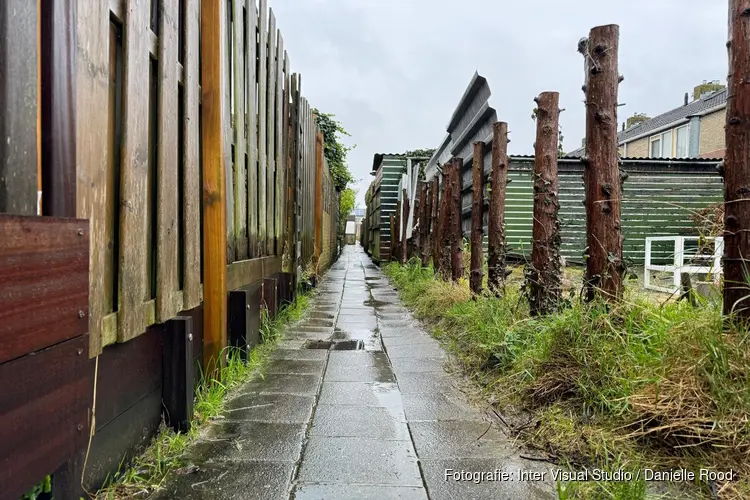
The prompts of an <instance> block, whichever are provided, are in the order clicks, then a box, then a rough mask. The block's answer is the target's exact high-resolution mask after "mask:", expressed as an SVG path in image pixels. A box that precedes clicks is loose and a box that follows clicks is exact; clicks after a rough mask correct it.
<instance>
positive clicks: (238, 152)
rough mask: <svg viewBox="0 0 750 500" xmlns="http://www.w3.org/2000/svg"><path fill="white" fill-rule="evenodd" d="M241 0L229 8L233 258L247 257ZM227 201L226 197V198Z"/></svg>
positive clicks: (243, 30)
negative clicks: (232, 89)
mask: <svg viewBox="0 0 750 500" xmlns="http://www.w3.org/2000/svg"><path fill="white" fill-rule="evenodd" d="M244 3H245V2H244V1H243V0H233V9H232V37H233V47H232V48H233V58H232V59H233V63H234V66H233V67H232V81H233V85H234V109H233V118H234V120H233V128H234V161H233V163H234V167H233V173H234V177H233V189H234V206H233V207H231V208H232V212H233V214H234V238H235V240H236V260H244V259H247V258H248V249H247V246H248V240H247V196H248V193H247V186H246V182H247V167H246V158H245V155H246V149H247V146H246V140H245V139H246V137H245V134H246V132H247V129H246V128H245V127H246V125H245V118H246V109H245V96H246V93H245V87H246V84H245V74H246V71H245V23H244V19H243V15H244V14H243V10H244V9H243V7H244ZM227 205H229V201H228V200H227Z"/></svg>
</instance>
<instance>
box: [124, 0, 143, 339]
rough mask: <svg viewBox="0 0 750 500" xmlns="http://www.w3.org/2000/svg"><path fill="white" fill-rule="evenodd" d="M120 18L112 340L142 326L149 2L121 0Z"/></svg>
mask: <svg viewBox="0 0 750 500" xmlns="http://www.w3.org/2000/svg"><path fill="white" fill-rule="evenodd" d="M126 9H127V10H126V13H125V20H126V23H127V29H126V30H125V82H124V86H125V88H124V94H125V95H124V99H125V103H124V106H123V109H124V117H123V118H124V144H123V148H122V165H121V174H120V175H121V177H120V188H121V191H120V193H121V196H120V275H119V276H120V282H119V285H118V288H119V293H118V298H119V305H118V315H117V319H118V330H117V340H118V341H120V342H125V341H127V340H130V339H132V338H133V337H136V336H137V335H140V334H141V333H143V332H144V331H145V330H146V321H145V316H144V313H143V307H142V306H143V301H144V298H145V296H146V277H147V276H148V269H147V254H148V249H147V248H146V246H147V242H146V235H147V233H148V224H147V219H146V205H147V191H148V189H147V186H148V183H147V182H148V171H149V169H148V159H149V149H148V143H149V140H148V129H149V127H148V120H149V114H148V111H149V110H148V103H149V100H148V99H147V98H145V95H144V92H145V90H146V89H148V88H149V74H150V68H149V60H150V56H149V36H148V33H149V2H148V1H146V0H127V3H126Z"/></svg>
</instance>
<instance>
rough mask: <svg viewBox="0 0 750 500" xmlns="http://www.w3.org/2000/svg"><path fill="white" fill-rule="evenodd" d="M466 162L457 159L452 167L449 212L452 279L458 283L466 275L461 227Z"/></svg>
mask: <svg viewBox="0 0 750 500" xmlns="http://www.w3.org/2000/svg"><path fill="white" fill-rule="evenodd" d="M463 164H464V161H463V159H462V158H455V159H454V160H453V164H452V165H451V169H450V171H451V196H450V199H449V203H450V207H449V212H450V215H451V218H450V220H451V225H450V231H449V234H450V236H451V238H450V241H451V250H450V255H451V270H452V273H451V277H452V278H453V281H458V280H459V279H460V278H461V277H462V276H463V275H464V260H463V251H462V246H463V241H464V235H463V230H462V227H461V219H462V216H461V187H462V182H461V167H462V166H463Z"/></svg>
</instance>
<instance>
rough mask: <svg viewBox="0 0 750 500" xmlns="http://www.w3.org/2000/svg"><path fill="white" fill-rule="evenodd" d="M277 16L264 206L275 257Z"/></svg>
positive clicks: (272, 30) (269, 251)
mask: <svg viewBox="0 0 750 500" xmlns="http://www.w3.org/2000/svg"><path fill="white" fill-rule="evenodd" d="M277 76H278V75H277V73H276V16H275V15H274V13H273V9H271V10H270V12H269V23H268V82H267V84H266V85H267V90H266V93H267V95H268V107H267V108H266V109H267V113H268V114H267V115H266V120H267V123H266V132H267V137H266V139H267V141H268V145H267V147H266V154H267V157H266V159H267V163H266V202H265V203H264V204H263V208H264V209H263V214H264V216H265V218H266V231H267V232H266V255H273V252H274V248H273V246H274V245H273V240H274V226H273V224H274V217H273V207H274V204H275V201H274V198H275V195H276V187H275V184H276V177H275V170H276V127H275V117H276V79H277Z"/></svg>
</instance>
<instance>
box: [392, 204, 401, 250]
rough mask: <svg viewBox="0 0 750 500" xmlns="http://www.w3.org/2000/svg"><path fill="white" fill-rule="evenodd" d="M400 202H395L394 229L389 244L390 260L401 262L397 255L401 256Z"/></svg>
mask: <svg viewBox="0 0 750 500" xmlns="http://www.w3.org/2000/svg"><path fill="white" fill-rule="evenodd" d="M401 203H402V201H401V200H397V201H396V220H395V221H394V223H395V227H394V228H393V229H394V232H392V233H391V242H392V246H393V251H392V252H391V260H395V261H397V262H401V258H400V257H399V255H400V254H401Z"/></svg>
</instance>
